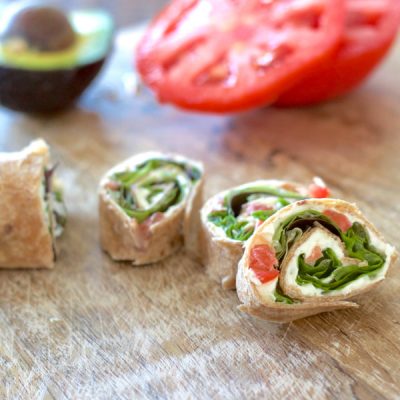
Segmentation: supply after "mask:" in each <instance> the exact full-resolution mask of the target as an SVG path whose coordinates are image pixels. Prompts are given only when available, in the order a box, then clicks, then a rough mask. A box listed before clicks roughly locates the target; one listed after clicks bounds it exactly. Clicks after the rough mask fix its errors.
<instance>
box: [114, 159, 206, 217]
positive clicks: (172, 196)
mask: <svg viewBox="0 0 400 400" xmlns="http://www.w3.org/2000/svg"><path fill="white" fill-rule="evenodd" d="M200 177H201V171H200V170H199V169H198V168H196V167H194V166H192V165H188V164H186V163H180V162H176V161H172V160H165V159H151V160H147V161H146V162H144V163H143V164H141V165H138V166H137V167H136V168H135V169H134V170H127V171H122V172H117V173H115V174H114V175H113V176H112V177H111V181H112V182H113V183H115V184H116V185H115V186H112V187H111V188H110V189H109V193H110V194H111V196H112V197H113V199H114V200H115V202H116V203H117V204H118V205H119V206H120V207H121V208H122V209H123V210H124V212H125V213H126V214H127V215H128V216H129V217H131V218H134V219H136V220H137V221H138V222H139V223H141V222H143V221H145V220H146V219H147V218H149V217H150V216H151V215H153V214H155V213H157V212H165V211H167V210H168V209H169V208H170V207H172V206H174V205H176V204H179V203H180V202H181V201H182V200H183V199H184V198H185V196H186V195H187V194H188V193H189V191H190V189H191V186H192V185H193V183H195V182H196V181H198V180H199V179H200Z"/></svg>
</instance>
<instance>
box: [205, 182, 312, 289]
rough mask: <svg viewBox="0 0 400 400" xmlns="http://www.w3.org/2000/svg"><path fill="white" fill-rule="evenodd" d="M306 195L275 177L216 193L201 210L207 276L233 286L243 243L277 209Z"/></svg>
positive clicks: (301, 190)
mask: <svg viewBox="0 0 400 400" xmlns="http://www.w3.org/2000/svg"><path fill="white" fill-rule="evenodd" d="M305 197H309V191H308V188H306V187H304V186H301V185H299V184H297V183H293V182H287V181H279V180H258V181H254V182H250V183H246V184H244V185H240V186H237V187H235V188H231V189H228V190H226V191H224V192H221V193H218V194H217V195H215V196H214V197H212V198H210V199H209V200H208V201H207V202H206V203H205V205H204V206H203V208H202V210H201V223H202V235H201V238H202V241H201V242H202V255H203V262H204V264H205V265H206V268H207V273H208V275H209V276H210V277H211V278H212V279H214V280H216V281H218V282H221V283H222V286H223V287H224V288H225V289H234V288H235V279H236V272H237V265H238V263H239V260H240V258H241V257H242V255H243V244H244V242H245V241H246V240H247V239H248V238H249V237H250V236H251V235H252V234H253V232H254V229H255V228H256V227H257V226H258V225H259V224H260V223H262V221H264V220H266V219H268V218H269V217H270V216H271V215H273V214H274V213H275V212H276V211H277V210H279V209H280V208H282V207H285V206H286V205H288V204H290V203H291V202H293V201H296V200H298V199H303V198H305Z"/></svg>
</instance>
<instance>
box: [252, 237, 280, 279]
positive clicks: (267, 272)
mask: <svg viewBox="0 0 400 400" xmlns="http://www.w3.org/2000/svg"><path fill="white" fill-rule="evenodd" d="M276 266H278V260H277V259H276V256H275V251H274V249H273V248H272V247H271V246H269V245H267V244H259V245H256V246H254V247H253V248H252V249H251V251H250V265H249V268H251V269H252V270H253V271H254V273H255V274H256V277H257V278H258V279H259V280H260V282H261V283H266V282H269V281H271V280H273V279H275V278H276V277H277V276H279V271H278V270H277V269H275V267H276Z"/></svg>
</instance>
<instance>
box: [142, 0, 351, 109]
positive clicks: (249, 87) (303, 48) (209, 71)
mask: <svg viewBox="0 0 400 400" xmlns="http://www.w3.org/2000/svg"><path fill="white" fill-rule="evenodd" d="M343 23H344V0H174V1H172V2H171V3H170V4H169V5H168V6H167V7H166V8H165V9H164V10H163V11H162V12H161V14H160V15H159V16H158V17H156V18H155V20H154V21H153V22H152V23H151V25H150V27H149V28H148V30H147V32H146V33H145V35H144V37H143V38H142V40H141V42H140V43H139V45H138V48H137V52H136V63H137V68H138V70H139V72H140V74H141V76H142V78H143V80H144V82H145V83H147V84H148V85H149V86H150V87H151V88H152V89H153V90H154V92H155V93H156V95H157V96H158V98H159V100H160V101H162V102H169V103H173V104H175V105H177V106H179V107H182V108H186V109H191V110H198V111H209V112H232V111H239V110H245V109H249V108H251V107H256V106H261V105H265V104H269V103H272V102H274V101H275V100H276V99H277V98H278V97H279V95H280V94H281V93H283V92H285V91H287V90H288V89H289V88H290V87H292V86H293V85H294V84H295V83H297V82H298V81H300V80H301V79H302V77H303V76H304V75H305V74H307V73H310V72H311V71H313V70H314V69H315V68H316V66H318V65H319V64H320V63H324V62H325V60H326V59H330V58H331V57H332V54H333V53H334V52H335V51H336V49H337V46H338V44H339V40H340V37H341V36H342V30H343Z"/></svg>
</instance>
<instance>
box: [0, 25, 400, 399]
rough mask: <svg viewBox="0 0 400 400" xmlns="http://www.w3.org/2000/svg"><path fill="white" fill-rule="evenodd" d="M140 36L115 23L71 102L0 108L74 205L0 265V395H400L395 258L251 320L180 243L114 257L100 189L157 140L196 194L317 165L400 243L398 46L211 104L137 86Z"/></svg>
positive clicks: (6, 130) (14, 141)
mask: <svg viewBox="0 0 400 400" xmlns="http://www.w3.org/2000/svg"><path fill="white" fill-rule="evenodd" d="M135 37H136V35H135V32H134V31H126V32H125V33H123V34H121V35H119V37H118V41H117V45H116V49H115V52H114V56H113V58H112V60H111V62H110V63H109V64H108V69H107V70H106V71H105V73H104V74H103V75H102V77H101V78H100V79H99V80H98V81H97V84H96V85H95V86H94V87H93V88H92V90H91V91H90V92H89V93H87V95H86V96H85V98H83V99H82V101H81V102H80V103H79V105H78V107H77V108H76V109H74V110H71V111H68V112H66V113H63V114H60V115H57V116H53V117H51V118H43V117H33V116H26V115H21V114H15V113H12V112H8V111H6V110H1V111H0V149H1V150H2V151H4V150H6V151H8V150H16V149H19V148H21V147H22V146H24V145H26V144H27V143H28V142H29V141H31V140H32V139H34V138H36V137H39V136H41V137H43V138H45V139H46V140H47V141H48V142H49V143H50V145H51V147H52V149H53V158H54V160H58V161H59V163H60V166H59V170H58V172H59V175H60V177H61V178H62V179H63V181H64V184H65V189H66V201H67V206H68V210H69V221H68V226H67V228H66V231H65V234H64V236H63V237H62V239H61V240H60V241H59V244H60V247H61V252H60V256H59V261H58V263H57V266H56V268H55V269H54V270H52V271H1V272H0V398H1V399H4V398H5V399H53V398H57V399H94V398H96V399H97V398H99V399H111V398H112V399H119V398H122V399H125V398H126V399H132V398H145V399H154V398H171V399H176V398H213V399H228V398H246V399H252V398H264V399H265V398H268V399H274V398H291V399H293V398H296V399H297V398H304V399H310V398H321V399H325V398H326V399H351V398H356V399H375V398H388V399H395V398H399V395H400V364H399V354H400V329H399V324H400V313H399V308H400V301H399V292H400V272H399V268H398V265H396V267H395V268H393V269H392V271H391V272H390V274H389V277H388V279H387V280H386V281H385V282H384V284H382V285H381V286H380V287H379V289H378V290H376V291H374V292H373V293H371V294H369V295H367V296H365V297H363V298H362V299H361V300H360V303H361V307H360V308H359V309H357V310H348V311H338V312H332V313H328V314H323V315H319V316H315V317H312V318H307V319H304V320H301V321H297V322H294V323H291V324H286V325H275V324H271V323H267V322H261V321H257V320H255V319H252V318H250V317H248V316H246V315H242V314H240V313H239V312H238V311H237V310H236V306H237V305H238V300H237V297H236V294H235V292H233V291H223V290H221V289H220V287H219V286H218V285H217V284H216V283H214V282H211V281H210V280H209V279H207V277H206V275H205V274H204V272H203V269H202V268H201V266H200V265H198V264H196V263H194V262H192V261H191V260H189V259H188V258H187V257H186V256H185V254H184V253H183V252H179V253H177V254H176V255H174V256H172V257H170V258H168V259H167V260H165V261H164V262H160V263H158V264H156V265H153V266H149V267H144V268H140V267H135V268H134V267H131V266H130V265H129V264H124V263H115V262H112V261H110V259H109V258H108V257H107V256H106V255H105V254H103V253H102V252H101V250H100V248H99V244H98V220H97V198H96V190H97V183H98V181H99V178H100V177H101V175H102V174H103V173H104V172H105V171H106V170H107V169H108V168H110V167H111V166H112V165H113V164H115V163H117V162H119V161H120V160H122V159H124V158H126V157H128V156H130V155H132V154H135V153H138V152H141V151H146V150H153V149H156V150H162V151H172V152H178V153H182V154H184V155H186V156H189V157H193V158H196V159H200V160H202V161H203V162H204V163H205V164H206V168H207V181H206V187H205V191H206V195H207V196H208V195H212V194H214V193H216V192H218V191H220V190H222V189H225V188H227V187H229V186H231V185H235V184H239V183H243V182H245V181H247V180H252V179H257V178H282V179H286V178H288V179H294V180H298V181H300V182H309V180H310V179H311V178H312V177H313V176H314V175H320V176H322V177H323V178H324V179H325V180H326V182H327V183H328V184H329V186H330V187H331V188H332V190H333V191H334V193H335V194H336V195H337V196H343V197H344V198H346V199H348V200H350V201H355V202H357V203H358V204H359V206H360V207H361V208H362V209H363V210H364V211H365V213H366V214H367V215H368V216H369V217H370V218H371V219H372V221H373V222H374V223H376V225H377V226H378V227H379V228H380V229H381V230H382V231H383V233H384V235H385V236H386V238H387V239H388V240H389V241H390V242H391V243H393V244H395V245H396V244H398V243H399V240H400V233H399V232H400V231H399V229H398V221H399V218H400V203H399V201H398V199H399V194H400V193H399V188H400V173H399V171H400V158H399V156H398V155H399V150H400V82H399V80H398V71H399V68H400V46H397V48H396V49H395V51H394V52H393V53H392V54H391V56H390V58H389V59H388V61H387V62H386V63H385V64H384V66H383V68H381V69H380V70H379V71H378V72H377V73H376V74H375V75H374V76H373V78H372V79H371V80H370V81H369V82H368V83H367V84H366V85H365V86H364V87H363V88H362V89H360V90H358V91H357V92H355V93H354V94H353V95H351V96H349V97H347V98H345V99H342V100H338V101H335V102H332V103H330V104H326V105H321V106H318V107H314V108H308V109H298V110H295V109H292V110H282V109H273V108H270V109H264V110H260V111H256V112H251V113H246V114H240V115H236V116H232V117H215V116H204V115H194V114H188V113H183V112H180V111H177V110H175V109H173V108H171V107H168V106H164V107H161V106H159V105H157V103H156V102H155V101H154V99H153V98H152V96H151V95H150V93H149V92H147V91H146V90H142V91H141V92H139V93H138V94H136V95H133V91H134V89H135V75H134V74H133V73H132V70H131V64H132V47H133V46H134V41H135ZM0 195H1V194H0Z"/></svg>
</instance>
